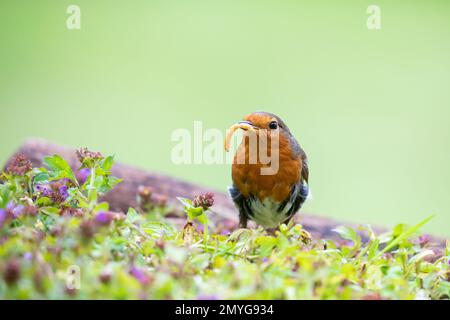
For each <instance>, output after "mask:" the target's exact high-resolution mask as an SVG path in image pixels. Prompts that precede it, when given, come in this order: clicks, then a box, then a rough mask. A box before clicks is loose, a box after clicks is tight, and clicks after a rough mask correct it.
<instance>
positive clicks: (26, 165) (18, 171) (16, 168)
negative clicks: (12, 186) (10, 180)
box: [6, 155, 33, 176]
mask: <svg viewBox="0 0 450 320" xmlns="http://www.w3.org/2000/svg"><path fill="white" fill-rule="evenodd" d="M31 170H33V164H32V163H31V161H30V160H28V159H27V158H26V157H25V156H23V155H18V156H15V157H14V158H13V159H12V161H11V163H10V164H9V166H8V168H7V169H6V171H7V172H8V173H10V174H12V175H15V176H23V175H25V174H26V173H27V172H30V171H31Z"/></svg>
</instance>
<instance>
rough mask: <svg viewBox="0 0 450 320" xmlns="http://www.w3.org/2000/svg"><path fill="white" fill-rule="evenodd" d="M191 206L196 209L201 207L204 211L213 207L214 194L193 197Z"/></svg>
mask: <svg viewBox="0 0 450 320" xmlns="http://www.w3.org/2000/svg"><path fill="white" fill-rule="evenodd" d="M192 204H193V206H194V207H196V208H198V207H202V208H203V209H205V210H206V209H208V208H209V207H212V206H213V205H214V194H213V193H212V192H206V193H202V194H200V195H198V196H195V197H194V200H193V201H192Z"/></svg>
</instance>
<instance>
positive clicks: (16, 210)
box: [11, 205, 25, 219]
mask: <svg viewBox="0 0 450 320" xmlns="http://www.w3.org/2000/svg"><path fill="white" fill-rule="evenodd" d="M24 210H25V207H24V206H23V205H18V206H15V207H14V208H13V209H12V211H11V212H12V216H13V219H17V218H18V217H20V216H21V215H22V214H23V213H24Z"/></svg>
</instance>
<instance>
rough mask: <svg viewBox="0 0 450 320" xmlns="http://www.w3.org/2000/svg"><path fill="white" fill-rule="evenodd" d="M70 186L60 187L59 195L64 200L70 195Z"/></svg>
mask: <svg viewBox="0 0 450 320" xmlns="http://www.w3.org/2000/svg"><path fill="white" fill-rule="evenodd" d="M68 190H69V188H68V187H67V186H66V185H62V186H60V187H59V196H60V197H61V199H62V201H63V202H64V201H66V199H67V198H68V197H69V192H68Z"/></svg>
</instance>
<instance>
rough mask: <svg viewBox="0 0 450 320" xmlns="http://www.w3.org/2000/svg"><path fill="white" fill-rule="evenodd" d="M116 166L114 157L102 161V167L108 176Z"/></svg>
mask: <svg viewBox="0 0 450 320" xmlns="http://www.w3.org/2000/svg"><path fill="white" fill-rule="evenodd" d="M113 164H114V156H109V157H107V158H105V159H104V160H103V161H102V164H101V167H102V169H103V171H104V172H106V174H109V173H110V171H111V167H112V166H113Z"/></svg>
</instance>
